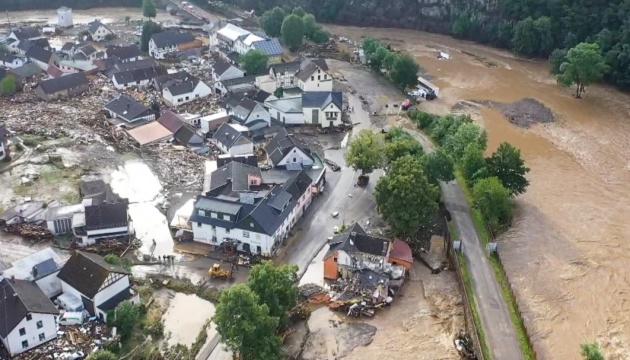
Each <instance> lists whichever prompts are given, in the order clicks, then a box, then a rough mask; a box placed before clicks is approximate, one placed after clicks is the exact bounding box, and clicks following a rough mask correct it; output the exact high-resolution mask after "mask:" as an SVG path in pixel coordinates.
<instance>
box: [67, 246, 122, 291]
mask: <svg viewBox="0 0 630 360" xmlns="http://www.w3.org/2000/svg"><path fill="white" fill-rule="evenodd" d="M110 273H116V274H125V275H128V274H129V272H128V271H127V270H125V269H123V268H122V267H120V266H116V265H112V264H108V263H107V262H105V259H103V257H101V256H99V255H96V254H92V253H86V252H81V251H77V252H76V253H74V254H73V255H72V256H71V257H70V259H69V260H68V262H66V264H65V265H64V266H63V268H61V271H60V272H59V274H57V277H58V278H59V279H61V280H62V281H65V282H66V283H67V284H68V285H70V286H72V287H73V288H75V289H77V290H78V291H79V292H81V293H82V294H83V295H85V296H87V297H89V298H90V299H93V298H94V295H96V294H97V293H98V289H99V288H100V287H101V285H103V282H105V279H107V276H108V275H109V274H110Z"/></svg>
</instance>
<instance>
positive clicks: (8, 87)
mask: <svg viewBox="0 0 630 360" xmlns="http://www.w3.org/2000/svg"><path fill="white" fill-rule="evenodd" d="M16 90H17V86H16V85H15V79H13V76H5V77H4V79H2V80H0V95H11V94H13V93H15V91H16Z"/></svg>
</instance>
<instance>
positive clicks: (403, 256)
mask: <svg viewBox="0 0 630 360" xmlns="http://www.w3.org/2000/svg"><path fill="white" fill-rule="evenodd" d="M389 257H390V258H395V259H399V260H404V261H408V262H413V256H412V254H411V248H410V247H409V244H407V243H406V242H404V241H402V240H400V239H394V242H393V244H392V250H391V251H390V252H389Z"/></svg>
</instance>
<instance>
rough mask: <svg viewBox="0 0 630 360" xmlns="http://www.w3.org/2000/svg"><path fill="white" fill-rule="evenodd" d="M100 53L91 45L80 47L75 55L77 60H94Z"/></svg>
mask: <svg viewBox="0 0 630 360" xmlns="http://www.w3.org/2000/svg"><path fill="white" fill-rule="evenodd" d="M97 53H98V51H97V50H96V49H95V48H94V46H92V45H91V44H87V45H83V46H81V47H79V48H78V49H77V50H76V51H75V53H74V59H75V60H94V59H96V56H97Z"/></svg>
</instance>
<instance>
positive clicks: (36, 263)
mask: <svg viewBox="0 0 630 360" xmlns="http://www.w3.org/2000/svg"><path fill="white" fill-rule="evenodd" d="M63 264H64V263H63V261H62V260H61V258H60V257H59V255H57V253H56V252H55V251H54V250H53V249H52V248H45V249H42V250H40V251H38V252H36V253H34V254H31V255H29V256H26V257H24V258H21V259H19V260H17V261H14V262H13V263H11V267H10V268H8V269H6V270H4V272H2V276H4V277H5V278H7V279H10V278H15V279H18V280H28V281H33V282H35V284H36V285H37V286H38V287H39V288H40V289H41V290H42V291H43V292H44V294H46V296H47V297H48V298H54V297H55V296H57V295H59V294H61V282H60V281H59V278H57V274H58V273H59V271H60V270H61V268H62V267H63Z"/></svg>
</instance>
